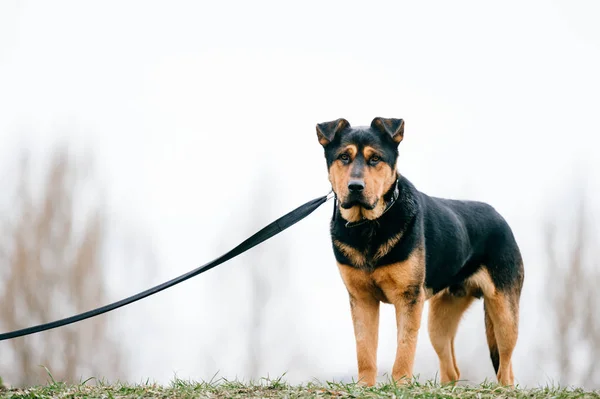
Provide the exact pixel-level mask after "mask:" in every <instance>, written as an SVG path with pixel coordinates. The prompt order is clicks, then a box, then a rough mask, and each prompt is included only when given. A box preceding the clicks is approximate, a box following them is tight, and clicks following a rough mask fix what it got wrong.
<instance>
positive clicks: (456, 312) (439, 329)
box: [428, 291, 474, 384]
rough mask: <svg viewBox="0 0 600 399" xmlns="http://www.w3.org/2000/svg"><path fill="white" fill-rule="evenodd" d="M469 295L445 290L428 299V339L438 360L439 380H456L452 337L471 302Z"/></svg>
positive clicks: (448, 381) (457, 372) (457, 375)
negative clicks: (457, 294)
mask: <svg viewBox="0 0 600 399" xmlns="http://www.w3.org/2000/svg"><path fill="white" fill-rule="evenodd" d="M473 299H474V298H473V297H472V296H470V295H463V296H455V295H452V294H450V293H448V292H446V291H444V292H441V293H439V294H437V295H435V296H434V297H432V298H431V299H430V300H429V320H428V329H429V339H430V340H431V344H432V345H433V348H434V349H435V352H436V353H437V355H438V358H439V360H440V382H441V383H442V384H446V383H450V382H456V381H457V380H458V379H459V377H460V371H459V369H458V366H457V364H456V355H455V354H454V337H455V336H456V331H457V329H458V324H459V322H460V319H461V317H462V315H463V313H464V312H465V311H466V310H467V308H468V307H469V305H470V304H471V303H472V302H473Z"/></svg>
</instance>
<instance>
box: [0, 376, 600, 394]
mask: <svg viewBox="0 0 600 399" xmlns="http://www.w3.org/2000/svg"><path fill="white" fill-rule="evenodd" d="M0 398H3V399H4V398H7V399H8V398H10V399H20V398H23V399H25V398H31V399H45V398H64V399H67V398H105V399H120V398H233V399H235V398H394V399H401V398H448V399H452V398H477V399H483V398H533V399H535V398H557V399H558V398H599V399H600V391H596V392H591V391H584V390H582V389H566V388H560V387H545V388H536V389H519V388H517V389H508V388H504V387H500V386H498V385H496V384H491V383H484V384H482V385H477V386H462V385H459V386H455V387H451V386H440V385H438V384H434V383H431V382H427V383H424V384H421V383H419V382H418V381H414V382H413V383H412V384H410V385H405V386H402V385H396V384H393V383H387V384H379V385H377V386H376V387H373V388H365V387H361V386H359V385H357V384H354V383H337V382H326V383H320V382H314V383H308V384H304V385H289V384H287V383H286V382H284V381H283V380H282V379H281V378H278V379H274V380H271V379H262V380H260V381H258V382H250V383H242V382H239V381H228V380H226V379H220V380H219V381H211V382H192V381H183V380H174V381H173V382H172V383H171V384H170V385H168V386H161V385H156V384H152V383H145V384H138V385H130V384H120V383H117V384H113V385H110V384H106V383H104V382H102V381H96V380H94V379H90V380H86V381H85V382H83V383H81V384H76V385H69V384H64V383H61V382H55V381H52V382H50V383H49V384H48V385H44V386H37V387H31V388H27V389H6V388H5V389H1V388H0Z"/></svg>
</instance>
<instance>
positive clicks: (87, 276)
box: [0, 148, 122, 386]
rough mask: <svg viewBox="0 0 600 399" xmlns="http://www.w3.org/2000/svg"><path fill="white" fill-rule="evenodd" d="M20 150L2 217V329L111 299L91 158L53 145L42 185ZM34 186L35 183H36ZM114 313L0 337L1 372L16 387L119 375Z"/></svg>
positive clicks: (103, 218) (42, 320) (49, 318)
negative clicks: (86, 160) (80, 158)
mask: <svg viewBox="0 0 600 399" xmlns="http://www.w3.org/2000/svg"><path fill="white" fill-rule="evenodd" d="M30 164H31V162H30V160H29V158H28V157H27V156H26V155H23V156H22V159H21V162H20V165H19V168H18V174H17V177H18V183H17V189H16V192H15V194H16V195H15V197H14V200H13V201H12V203H11V209H10V213H8V214H7V215H5V217H4V218H3V220H2V223H1V224H0V228H1V230H0V234H1V235H0V283H1V284H0V328H1V330H2V331H11V330H15V329H20V328H24V327H28V326H31V325H34V324H39V323H45V322H49V321H52V320H55V319H59V318H63V317H66V316H69V315H72V314H75V313H80V312H83V311H86V310H90V309H92V308H94V307H97V306H99V305H103V304H105V303H106V302H108V298H107V293H106V291H107V285H106V282H105V275H104V270H103V260H104V256H103V254H104V253H105V251H104V249H105V248H104V246H105V241H106V240H105V237H106V234H105V233H106V231H105V230H106V229H105V227H106V216H105V213H104V210H103V207H102V205H101V196H99V195H98V191H97V187H94V185H93V184H92V181H93V180H90V179H89V171H90V170H89V167H88V166H89V165H81V164H79V163H78V164H75V162H74V161H73V160H72V159H71V158H70V157H69V156H68V153H67V150H66V149H65V148H61V149H59V150H58V151H56V152H55V153H54V155H53V157H52V159H51V161H50V163H49V165H48V167H47V168H46V169H45V170H47V175H46V176H45V178H44V181H43V183H42V184H41V185H39V184H33V181H34V180H32V177H31V173H30ZM34 188H35V189H34ZM110 318H111V315H102V316H99V317H96V318H93V319H89V320H86V321H83V322H81V323H78V324H76V325H71V326H66V327H62V328H59V329H56V330H50V331H46V332H43V333H38V334H34V335H31V336H28V337H22V338H17V339H13V340H9V341H4V342H0V367H1V368H0V375H1V376H2V377H3V378H4V379H5V380H6V381H8V382H9V383H11V384H12V385H16V386H28V385H32V384H39V383H43V382H45V381H46V380H47V379H48V376H47V374H46V370H44V368H42V367H40V366H44V367H46V368H47V369H48V370H49V372H50V373H51V374H52V376H53V378H54V379H56V380H60V381H68V382H78V381H79V380H80V379H82V378H89V377H91V376H94V377H106V378H109V379H110V378H116V377H119V376H121V371H122V370H121V361H122V358H121V355H120V352H119V347H118V344H117V343H116V342H115V341H113V340H112V339H111V338H110V336H109V333H108V327H109V324H108V321H109V319H110Z"/></svg>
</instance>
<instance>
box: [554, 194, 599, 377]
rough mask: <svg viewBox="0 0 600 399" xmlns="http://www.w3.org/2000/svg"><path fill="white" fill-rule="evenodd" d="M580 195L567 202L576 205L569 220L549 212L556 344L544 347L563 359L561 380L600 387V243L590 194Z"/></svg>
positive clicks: (558, 362)
mask: <svg viewBox="0 0 600 399" xmlns="http://www.w3.org/2000/svg"><path fill="white" fill-rule="evenodd" d="M572 192H576V191H572ZM575 198H577V201H573V200H572V199H571V200H570V201H569V206H568V207H563V209H573V210H574V214H573V215H572V217H570V218H569V219H568V221H567V220H565V221H563V222H561V221H558V220H557V218H549V219H548V222H547V224H546V226H545V235H544V244H545V250H546V253H547V256H548V265H547V278H546V286H545V288H544V292H545V293H547V294H548V295H549V303H550V306H551V314H552V318H551V323H552V329H551V331H552V334H553V337H552V338H553V343H554V345H552V346H550V348H551V349H549V350H548V349H546V350H545V351H544V352H545V353H546V354H549V356H550V357H551V358H552V359H550V360H552V361H554V362H555V364H556V365H557V367H558V373H559V375H560V381H559V382H560V384H571V385H579V386H585V387H586V388H600V368H599V367H598V366H597V362H598V359H600V312H599V311H598V308H599V306H600V289H598V288H599V287H600V248H599V247H598V245H597V243H596V242H597V239H598V237H597V235H596V234H595V232H594V231H593V229H592V228H593V227H594V225H595V224H594V222H593V218H592V214H591V212H590V210H589V209H588V206H587V202H586V199H585V198H586V196H585V194H584V193H583V192H582V191H580V192H579V193H577V194H576V195H575ZM559 214H561V216H565V215H564V212H561V213H559Z"/></svg>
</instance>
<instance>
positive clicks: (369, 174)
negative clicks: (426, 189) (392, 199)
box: [329, 145, 396, 222]
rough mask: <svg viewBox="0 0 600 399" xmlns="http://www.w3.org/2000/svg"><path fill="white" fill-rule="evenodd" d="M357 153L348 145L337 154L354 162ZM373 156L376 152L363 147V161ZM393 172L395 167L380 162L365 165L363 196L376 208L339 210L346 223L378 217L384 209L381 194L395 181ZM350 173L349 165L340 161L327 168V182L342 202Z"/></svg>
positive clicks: (346, 193) (346, 192)
mask: <svg viewBox="0 0 600 399" xmlns="http://www.w3.org/2000/svg"><path fill="white" fill-rule="evenodd" d="M357 151H358V150H357V147H356V146H355V145H349V146H347V147H345V148H343V149H342V150H340V152H339V153H340V154H342V153H344V152H345V153H347V154H348V155H349V156H350V160H354V158H355V157H356V155H357ZM375 154H377V151H376V150H375V149H374V148H372V147H365V148H364V150H363V156H364V157H365V159H370V158H371V157H372V156H373V155H375ZM395 170H396V168H395V166H394V168H391V167H390V166H389V165H388V164H386V163H385V162H380V163H378V164H377V165H375V166H368V165H366V166H365V169H364V181H365V189H364V196H365V198H366V200H367V201H368V202H369V203H371V204H373V203H376V206H375V208H373V209H371V210H367V209H364V208H362V207H360V206H353V207H352V208H350V209H343V208H340V213H341V215H342V217H343V218H344V220H347V221H348V222H357V221H359V220H361V219H363V218H365V219H370V220H374V219H377V218H378V217H380V216H381V215H382V213H383V211H384V209H385V202H384V201H383V194H384V193H385V192H386V191H387V190H389V188H390V187H391V185H392V184H393V183H394V181H395V179H396V174H395V172H394V171H395ZM351 171H352V167H351V164H349V165H346V164H344V163H343V162H342V161H340V160H336V161H334V162H333V163H332V164H331V166H330V168H329V181H330V182H331V187H332V188H333V191H334V192H335V193H336V195H337V196H338V198H339V199H340V200H341V201H342V202H343V201H344V200H345V198H346V197H347V196H348V193H349V192H348V182H349V181H350V174H351Z"/></svg>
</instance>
